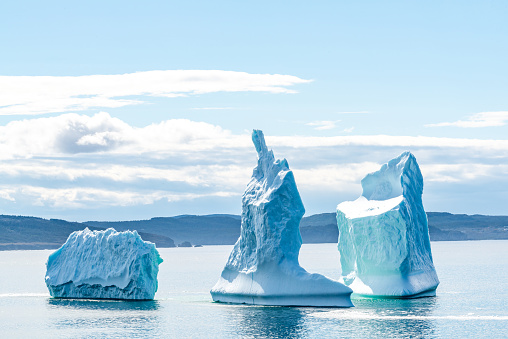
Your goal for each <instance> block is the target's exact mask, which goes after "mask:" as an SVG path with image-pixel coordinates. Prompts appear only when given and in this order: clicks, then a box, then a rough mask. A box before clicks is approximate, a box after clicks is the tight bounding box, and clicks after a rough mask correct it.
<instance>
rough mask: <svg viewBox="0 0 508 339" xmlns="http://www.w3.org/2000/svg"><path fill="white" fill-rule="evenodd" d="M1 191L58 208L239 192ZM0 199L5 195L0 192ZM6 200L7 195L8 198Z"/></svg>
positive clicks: (25, 188)
mask: <svg viewBox="0 0 508 339" xmlns="http://www.w3.org/2000/svg"><path fill="white" fill-rule="evenodd" d="M0 191H1V192H9V195H8V197H7V199H9V200H12V201H14V198H12V197H13V196H23V199H27V198H28V199H30V198H31V199H32V204H33V205H34V206H41V207H49V208H56V209H79V208H92V209H93V208H97V207H104V206H136V205H148V204H153V203H155V202H157V201H160V200H166V201H168V202H176V201H182V200H194V199H198V198H203V197H230V196H234V195H237V194H238V193H237V192H227V191H217V192H212V193H204V194H198V193H177V192H168V191H158V190H150V191H149V192H146V191H125V190H122V191H115V190H108V189H101V188H90V187H75V188H47V187H36V186H28V185H25V186H20V187H10V186H3V187H0ZM0 198H4V196H3V194H0ZM4 199H5V198H4Z"/></svg>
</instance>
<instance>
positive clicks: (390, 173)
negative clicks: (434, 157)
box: [337, 152, 439, 298]
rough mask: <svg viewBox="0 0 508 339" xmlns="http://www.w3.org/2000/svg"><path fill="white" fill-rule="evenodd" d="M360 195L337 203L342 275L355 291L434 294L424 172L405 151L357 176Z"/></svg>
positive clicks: (435, 280) (385, 294) (384, 294)
mask: <svg viewBox="0 0 508 339" xmlns="http://www.w3.org/2000/svg"><path fill="white" fill-rule="evenodd" d="M362 188H363V193H362V195H361V196H360V197H359V198H358V199H357V200H355V201H346V202H343V203H341V204H339V205H338V206H337V225H338V227H339V245H338V247H339V252H340V262H341V265H342V276H343V277H342V278H343V280H344V282H345V284H346V285H348V286H349V287H351V288H352V289H353V291H354V292H355V293H356V294H360V295H366V296H379V297H401V298H414V297H424V296H434V295H436V288H437V285H438V284H439V280H438V278H437V274H436V270H435V268H434V264H433V262H432V253H431V249H430V239H429V229H428V225H427V216H426V214H425V210H424V209H423V203H422V193H423V177H422V174H421V172H420V168H419V167H418V163H417V162H416V158H415V157H414V155H413V154H411V153H410V152H404V153H402V154H401V155H400V156H399V157H397V158H395V159H392V160H391V161H390V162H388V163H387V164H384V165H383V166H382V167H381V169H380V170H379V171H377V172H374V173H371V174H368V175H367V176H366V177H365V178H363V180H362Z"/></svg>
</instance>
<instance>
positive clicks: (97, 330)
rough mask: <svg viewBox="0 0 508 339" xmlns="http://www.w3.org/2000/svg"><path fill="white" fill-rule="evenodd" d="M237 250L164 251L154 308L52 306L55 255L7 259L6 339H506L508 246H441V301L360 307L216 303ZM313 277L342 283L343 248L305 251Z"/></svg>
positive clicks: (1, 329) (87, 303)
mask: <svg viewBox="0 0 508 339" xmlns="http://www.w3.org/2000/svg"><path fill="white" fill-rule="evenodd" d="M231 249H232V246H205V247H201V248H168V249H160V250H159V251H160V254H161V256H162V258H163V259H164V262H163V263H162V264H161V265H160V266H159V268H160V272H159V291H158V292H157V294H156V295H155V298H156V300H154V301H143V302H123V301H96V300H59V299H52V298H50V296H49V293H48V291H47V289H46V285H45V284H44V273H45V262H46V260H47V257H48V255H49V254H50V253H51V252H52V251H6V252H0V338H145V337H146V338H155V337H169V338H238V337H242V338H440V337H442V338H472V337H478V338H485V337H489V338H503V337H504V338H506V337H508V241H505V240H499V241H470V242H433V243H432V251H433V256H434V263H435V266H436V270H437V272H438V276H439V279H440V280H441V284H440V285H439V287H438V289H437V297H433V298H421V299H413V300H396V299H353V303H354V304H355V305H356V307H354V308H348V309H336V308H315V307H263V306H243V305H227V304H218V303H213V302H212V300H211V297H210V294H209V290H210V288H211V287H212V286H213V285H214V284H215V283H216V281H217V279H218V278H219V275H220V273H221V271H222V268H223V265H224V264H225V263H226V260H227V258H228V255H229V253H230V251H231ZM300 263H301V265H302V266H303V267H304V268H306V269H307V270H308V271H310V272H316V273H321V274H324V275H327V276H329V277H331V278H335V279H337V278H338V277H339V276H340V267H339V254H338V251H337V247H336V244H309V245H303V246H302V250H301V254H300Z"/></svg>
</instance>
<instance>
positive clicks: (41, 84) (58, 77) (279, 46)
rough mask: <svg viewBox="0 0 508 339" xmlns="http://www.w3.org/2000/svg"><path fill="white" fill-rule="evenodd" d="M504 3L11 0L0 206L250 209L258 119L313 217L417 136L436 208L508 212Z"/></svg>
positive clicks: (4, 62)
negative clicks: (246, 196) (245, 195)
mask: <svg viewBox="0 0 508 339" xmlns="http://www.w3.org/2000/svg"><path fill="white" fill-rule="evenodd" d="M507 12H508V3H506V2H505V1H484V2H472V1H446V2H442V1H427V2H408V1H383V2H378V1H358V2H354V3H353V2H346V1H317V2H312V3H310V2H299V1H277V2H265V1H257V2H238V1H214V2H209V1H206V2H205V1H202V2H201V1H185V2H174V1H164V2H163V1H151V2H149V3H144V4H141V3H139V2H125V1H124V2H114V1H108V2H107V3H103V2H94V1H89V2H86V3H78V2H69V1H48V2H44V3H41V2H35V1H33V2H31V1H19V2H9V3H2V4H1V5H0V42H1V44H2V49H1V50H2V53H0V153H1V154H2V155H1V156H0V161H1V162H0V174H1V176H0V177H1V178H2V179H1V180H0V213H3V214H21V215H36V216H42V217H53V218H65V219H70V220H91V219H95V220H97V219H101V220H122V219H140V218H150V217H153V216H171V215H178V214H207V213H239V212H240V207H241V201H240V198H241V194H242V192H243V189H244V187H245V185H246V184H247V182H248V180H249V177H250V174H251V170H252V168H253V167H254V166H255V163H256V154H255V152H254V148H253V147H252V145H251V143H250V140H249V133H250V131H251V130H252V129H253V128H256V129H262V130H263V131H264V133H265V135H266V137H267V143H268V144H269V146H270V147H272V148H273V149H274V152H275V155H276V157H281V158H282V157H285V158H287V159H288V161H289V164H290V166H291V168H292V169H293V170H294V172H295V178H296V180H297V184H298V186H299V188H300V193H301V195H302V200H303V202H304V204H305V206H306V209H307V214H314V213H320V212H331V211H333V210H334V208H335V206H336V205H337V204H338V203H340V202H342V201H344V200H352V199H355V198H356V197H357V196H358V195H359V194H360V193H361V187H360V185H359V181H360V180H361V178H362V177H363V176H364V175H366V174H367V173H368V172H371V171H374V170H376V169H377V168H378V167H379V166H380V165H381V164H382V163H384V162H387V161H388V160H390V159H391V158H394V157H396V156H397V155H398V154H400V153H401V152H402V151H404V150H410V151H412V152H413V153H414V154H415V155H416V157H417V160H418V161H419V163H420V166H421V167H422V172H423V174H424V178H425V191H424V204H425V206H426V209H427V210H429V211H449V212H453V213H469V214H473V213H483V214H504V215H507V214H508V209H507V208H506V200H507V199H508V179H506V178H508V175H507V174H508V140H507V137H506V135H507V127H506V124H507V123H508V95H507V93H508V81H507V79H508V66H507V63H506V60H508V42H507V41H508V40H507V39H506V37H507V36H508V23H507V20H506V13H507ZM175 70H178V72H174V71H175ZM85 76H86V77H85Z"/></svg>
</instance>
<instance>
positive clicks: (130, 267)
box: [46, 228, 162, 300]
mask: <svg viewBox="0 0 508 339" xmlns="http://www.w3.org/2000/svg"><path fill="white" fill-rule="evenodd" d="M161 262H162V259H161V257H160V256H159V252H158V251H157V249H156V248H155V245H154V244H152V243H150V242H146V241H143V240H142V239H141V237H140V236H139V234H138V233H137V232H136V231H126V232H117V231H115V230H114V229H112V228H108V229H107V230H105V231H90V230H89V229H88V228H85V229H84V230H83V231H76V232H73V233H71V235H69V238H68V239H67V241H66V242H65V244H63V246H62V247H60V248H59V249H58V250H56V251H55V252H54V253H52V254H51V255H50V256H49V258H48V262H47V263H46V266H47V271H46V285H47V286H48V289H49V293H50V294H51V296H52V297H55V298H87V299H129V300H149V299H153V297H154V295H155V292H156V291H157V273H158V272H159V264H160V263H161Z"/></svg>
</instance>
